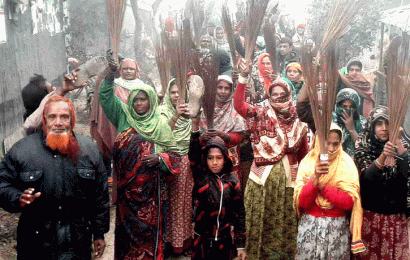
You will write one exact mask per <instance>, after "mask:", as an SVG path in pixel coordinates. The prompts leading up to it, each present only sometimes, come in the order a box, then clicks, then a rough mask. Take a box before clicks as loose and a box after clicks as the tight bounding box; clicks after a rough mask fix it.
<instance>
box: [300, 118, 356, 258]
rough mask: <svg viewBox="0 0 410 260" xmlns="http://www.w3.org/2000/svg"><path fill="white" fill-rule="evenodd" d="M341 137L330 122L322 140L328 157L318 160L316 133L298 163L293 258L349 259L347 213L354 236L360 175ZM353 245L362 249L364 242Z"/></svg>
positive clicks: (338, 130) (353, 247)
mask: <svg viewBox="0 0 410 260" xmlns="http://www.w3.org/2000/svg"><path fill="white" fill-rule="evenodd" d="M342 140H343V133H342V130H341V129H340V127H339V126H337V125H336V124H335V123H332V124H331V127H330V132H329V134H328V138H327V140H326V144H325V145H326V147H327V155H328V159H327V160H319V155H322V154H321V149H320V145H319V137H317V138H316V141H315V147H314V148H313V150H311V151H310V152H309V154H308V155H307V156H306V157H305V158H304V159H303V160H302V162H301V163H300V165H299V171H298V176H297V179H296V187H295V193H294V205H295V209H296V211H297V212H298V214H299V216H300V217H301V219H300V221H299V228H298V244H297V254H296V258H295V259H298V260H299V259H309V260H310V259H340V260H343V259H350V242H349V241H350V239H349V237H350V232H349V219H348V216H349V215H351V219H350V230H352V234H353V240H354V241H356V240H357V238H358V237H359V238H360V232H361V222H362V219H361V216H362V209H361V204H360V195H359V176H358V174H357V169H356V167H355V165H354V162H353V160H352V158H351V157H350V156H349V155H348V154H347V153H346V152H344V151H343V148H342ZM352 249H354V250H356V251H354V252H357V251H361V250H363V249H364V246H363V243H360V241H359V242H358V243H355V244H354V245H352Z"/></svg>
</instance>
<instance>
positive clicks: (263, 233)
mask: <svg viewBox="0 0 410 260" xmlns="http://www.w3.org/2000/svg"><path fill="white" fill-rule="evenodd" d="M239 66H240V68H241V69H242V73H241V77H239V80H238V82H239V83H238V86H237V88H236V92H235V95H234V106H235V109H236V111H238V113H239V114H240V115H242V116H243V117H244V118H245V120H246V125H247V129H248V131H250V139H251V143H252V148H253V152H254V161H253V163H252V166H251V173H250V175H249V180H248V183H247V186H246V190H245V208H246V229H247V236H248V239H247V242H246V250H247V254H248V259H251V260H252V259H293V258H294V256H295V253H296V235H297V215H296V213H295V212H294V211H293V190H294V188H293V187H294V185H295V180H296V174H297V169H298V163H299V162H300V161H301V160H302V158H303V157H304V156H305V155H306V154H307V152H308V139H307V130H308V129H307V126H306V125H305V124H304V123H301V122H300V121H299V119H298V118H297V115H296V108H295V106H294V103H293V101H292V90H291V88H290V87H289V85H288V84H286V82H284V81H283V80H280V79H279V80H275V81H274V82H272V83H271V84H270V85H269V87H268V89H267V93H268V95H269V99H268V101H267V102H263V103H261V104H259V105H254V104H247V103H245V88H246V83H247V80H248V79H247V76H248V74H249V66H247V64H245V61H244V60H243V59H241V60H240V62H239Z"/></svg>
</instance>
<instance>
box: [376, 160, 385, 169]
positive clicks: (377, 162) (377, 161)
mask: <svg viewBox="0 0 410 260" xmlns="http://www.w3.org/2000/svg"><path fill="white" fill-rule="evenodd" d="M374 162H375V163H376V164H377V165H378V166H380V167H381V168H383V167H384V166H385V164H381V163H380V162H379V158H377V159H376V160H374Z"/></svg>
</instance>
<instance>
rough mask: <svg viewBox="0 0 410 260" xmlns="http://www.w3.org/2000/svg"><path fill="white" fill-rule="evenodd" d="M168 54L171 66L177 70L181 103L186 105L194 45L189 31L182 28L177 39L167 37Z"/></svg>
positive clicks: (176, 75)
mask: <svg viewBox="0 0 410 260" xmlns="http://www.w3.org/2000/svg"><path fill="white" fill-rule="evenodd" d="M165 39H166V41H165V42H166V45H167V48H166V49H167V52H168V56H169V58H170V61H171V64H172V65H173V67H174V68H175V80H176V84H177V86H178V92H179V96H180V100H181V103H182V104H184V103H186V91H187V88H186V84H187V75H188V72H189V68H190V61H189V60H190V46H191V43H192V40H191V35H190V33H189V30H187V29H185V30H183V29H182V28H181V29H180V30H179V31H178V35H177V36H176V37H169V36H166V37H165Z"/></svg>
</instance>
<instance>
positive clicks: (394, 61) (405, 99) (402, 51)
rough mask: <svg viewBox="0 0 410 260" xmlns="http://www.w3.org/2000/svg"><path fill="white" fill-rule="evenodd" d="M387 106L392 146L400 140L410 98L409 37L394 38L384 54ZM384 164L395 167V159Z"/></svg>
mask: <svg viewBox="0 0 410 260" xmlns="http://www.w3.org/2000/svg"><path fill="white" fill-rule="evenodd" d="M386 61H387V70H386V74H387V91H388V98H387V106H388V107H389V111H390V112H389V118H390V119H389V140H390V142H392V143H393V144H394V145H396V146H397V145H398V144H397V141H399V140H401V136H400V135H401V131H400V128H401V126H402V125H403V122H404V118H405V116H406V112H407V107H408V104H409V98H410V56H409V36H408V35H403V36H396V37H395V38H394V39H393V41H392V43H391V44H390V46H389V49H388V50H387V52H386ZM385 164H386V165H387V166H389V167H393V166H394V165H395V158H394V157H391V156H388V157H387V158H386V161H385Z"/></svg>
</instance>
